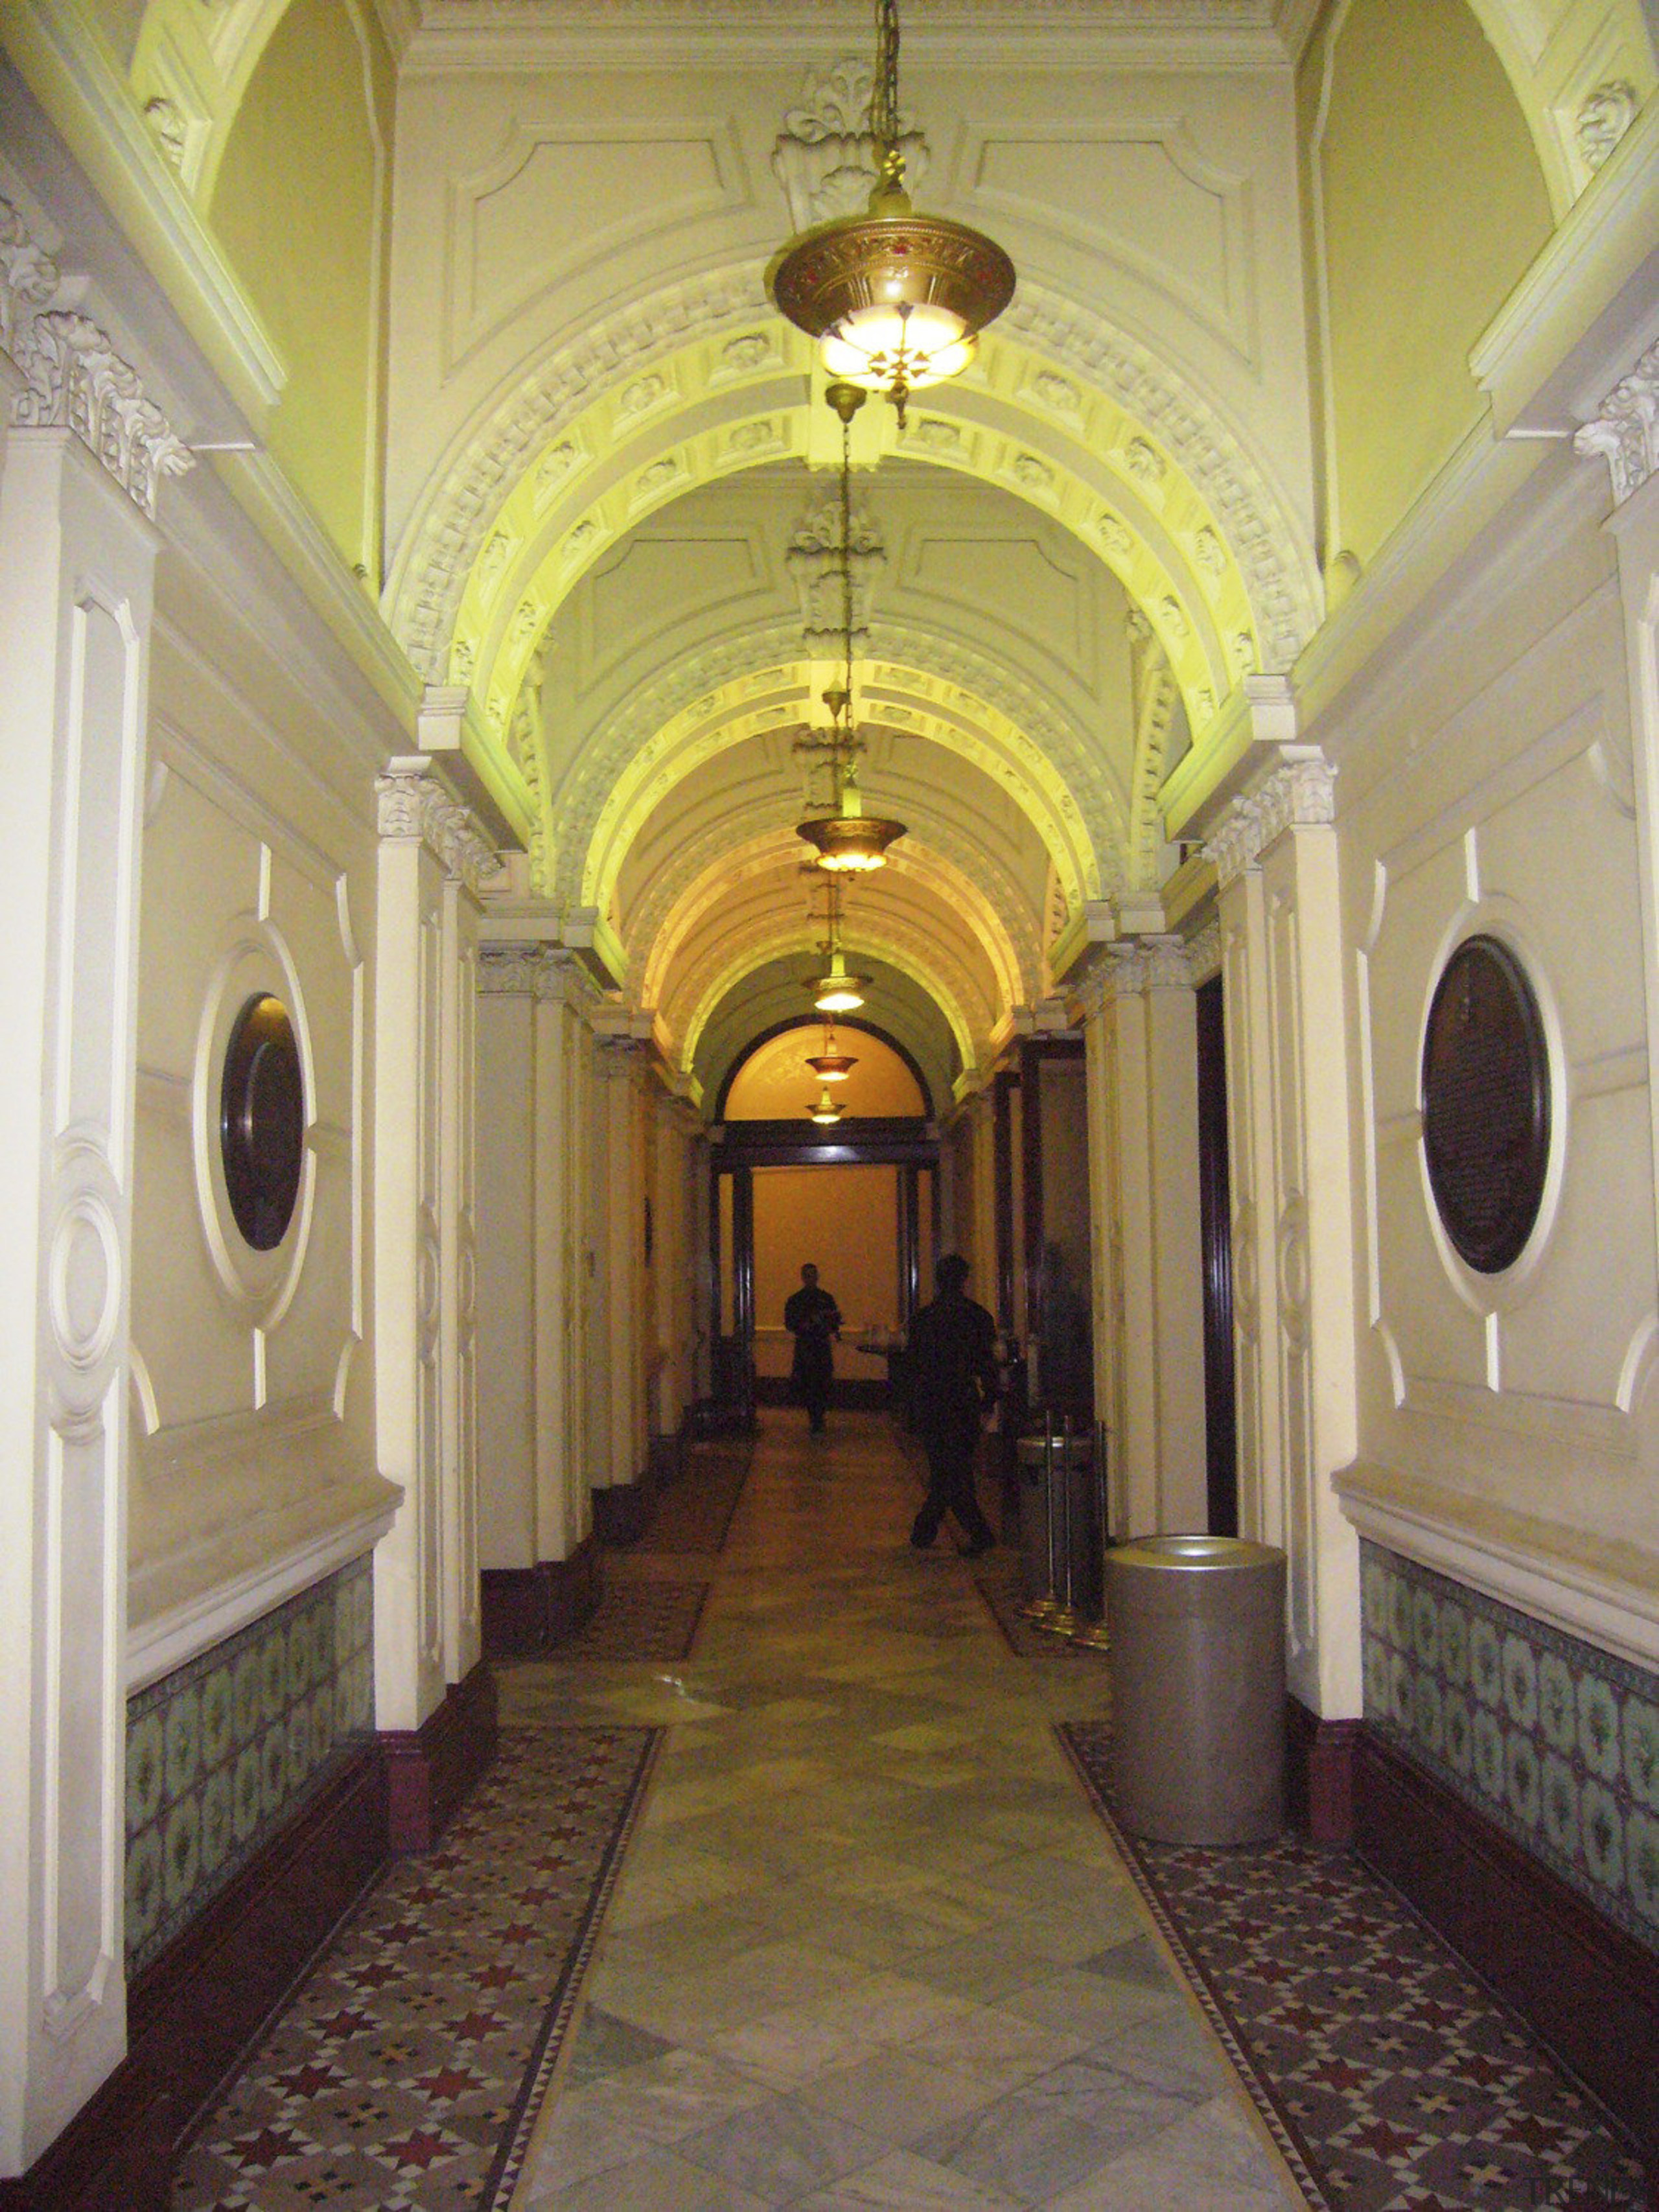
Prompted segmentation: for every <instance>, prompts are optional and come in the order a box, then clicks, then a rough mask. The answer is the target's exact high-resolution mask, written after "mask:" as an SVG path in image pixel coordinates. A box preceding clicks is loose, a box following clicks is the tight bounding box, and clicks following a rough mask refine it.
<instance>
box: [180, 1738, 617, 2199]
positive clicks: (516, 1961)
mask: <svg viewBox="0 0 1659 2212" xmlns="http://www.w3.org/2000/svg"><path fill="white" fill-rule="evenodd" d="M660 1741H661V1731H660V1730H659V1729H648V1728H593V1727H565V1726H562V1725H560V1724H557V1723H534V1724H532V1725H530V1726H511V1725H509V1726H508V1727H507V1728H504V1729H502V1731H501V1748H500V1751H499V1753H498V1754H497V1756H496V1759H495V1763H494V1765H492V1766H491V1767H490V1769H489V1771H488V1773H487V1774H486V1775H485V1776H484V1778H483V1781H482V1782H481V1783H480V1784H479V1785H478V1788H477V1792H476V1793H475V1794H474V1796H472V1797H471V1799H470V1800H469V1802H467V1804H466V1805H465V1807H463V1808H462V1810H461V1811H460V1812H459V1814H457V1816H456V1818H455V1819H454V1820H453V1822H452V1823H451V1824H450V1826H449V1827H448V1828H447V1830H446V1831H445V1833H444V1836H443V1838H442V1839H441V1842H440V1844H438V1846H437V1848H436V1849H435V1850H433V1851H432V1852H431V1853H429V1854H428V1856H426V1857H422V1858H411V1859H402V1860H398V1861H397V1862H395V1863H393V1864H392V1867H391V1868H390V1869H388V1871H387V1873H386V1875H385V1877H384V1879H383V1880H382V1881H380V1883H379V1885H378V1886H377V1887H375V1888H374V1889H373V1890H372V1891H371V1892H370V1893H369V1894H368V1897H366V1898H365V1899H363V1901H362V1904H361V1905H359V1906H358V1907H357V1909H356V1911H355V1912H354V1913H353V1914H352V1915H351V1917H350V1918H349V1920H348V1921H347V1922H346V1923H345V1924H344V1925H343V1928H342V1929H340V1931H339V1933H338V1934H337V1936H336V1937H335V1938H334V1940H333V1942H331V1944H330V1945H329V1947H328V1948H327V1949H326V1950H325V1952H324V1954H322V1956H321V1957H320V1958H319V1960H317V1961H316V1963H315V1965H314V1966H313V1969H312V1971H311V1972H310V1973H309V1974H308V1975H307V1978H306V1979H305V1981H304V1983H303V1984H301V1987H300V1989H299V1990H297V1991H296V1993H295V1996H294V1998H293V2000H292V2002H290V2003H289V2006H288V2008H287V2009H286V2010H285V2011H284V2012H283V2015H282V2017H281V2018H280V2019H279V2020H277V2021H276V2022H275V2023H273V2025H272V2026H271V2027H270V2030H269V2031H268V2033H266V2035H265V2037H264V2039H263V2041H262V2043H261V2044H260V2045H259V2047H258V2049H257V2050H256V2051H254V2052H253V2053H252V2056H251V2057H250V2059H249V2061H248V2063H247V2065H246V2068H245V2069H244V2070H243V2072H242V2073H241V2075H240V2078H239V2079H238V2080H237V2081H234V2083H233V2084H232V2085H231V2086H230V2087H229V2088H228V2090H227V2092H226V2093H225V2095H224V2096H223V2098H222V2100H220V2102H219V2103H218V2105H217V2106H216V2109H215V2110H214V2111H213V2112H210V2114H208V2115H207V2116H206V2118H204V2121H203V2122H202V2124H201V2125H200V2127H199V2128H198V2129H197V2132H196V2135H195V2137H194V2140H193V2141H192V2142H191V2145H190V2147H189V2148H188V2149H187V2150H186V2152H185V2155H184V2158H183V2160H181V2163H180V2167H179V2176H178V2179H177V2181H176V2184H175V2186H174V2191H173V2212H313V2208H315V2207H316V2206H318V2205H327V2206H329V2207H330V2208H331V2212H505V2208H506V2207H507V2204H508V2203H510V2201H511V2199H512V2197H513V2190H514V2187H515V2185H516V2183H517V2181H518V2179H519V2177H520V2173H521V2172H522V2170H523V2166H524V2162H525V2158H526V2152H527V2149H528V2147H529V2144H530V2142H531V2139H532V2135H533V2133H534V2130H535V2125H536V2121H537V2118H538V2114H539V2112H540V2110H541V2106H542V2105H543V2103H544V2100H545V2098H546V2095H547V2091H548V2087H549V2085H550V2082H551V2081H552V2080H553V2078H554V2075H555V2074H556V2070H557V2067H558V2063H559V2059H560V2057H561V2055H562V2050H563V2046H564V2045H565V2042H566V2040H567V2038H568V2031H569V2027H570V2024H571V2021H572V2019H573V2017H574V2013H575V2009H576V2006H577V2002H578V2000H579V1998H580V1993H581V1988H582V1983H583V1980H584V1978H585V1976H586V1972H587V1968H588V1966H589V1965H590V1963H591V1960H592V1954H593V1949H594V1946H595V1944H596V1943H597V1942H598V1938H599V1929H600V1927H601V1925H602V1923H603V1921H604V1917H605V1909H606V1906H607V1905H608V1904H609V1901H610V1899H611V1893H612V1890H613V1889H614V1887H615V1885H616V1881H617V1876H618V1875H619V1872H620V1870H621V1867H622V1863H623V1855H624V1853H625V1851H626V1850H627V1846H628V1843H629V1838H630V1836H631V1835H632V1832H633V1829H634V1826H635V1822H636V1820H637V1819H638V1817H639V1814H640V1811H641V1807H642V1805H643V1803H644V1802H645V1797H646V1793H647V1790H648V1788H649V1784H650V1778H651V1773H652V1770H653V1765H654V1762H655V1759H656V1754H657V1750H658V1747H659V1743H660Z"/></svg>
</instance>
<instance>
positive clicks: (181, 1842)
mask: <svg viewBox="0 0 1659 2212" xmlns="http://www.w3.org/2000/svg"><path fill="white" fill-rule="evenodd" d="M373 1726H374V1584H373V1581H372V1578H371V1576H370V1571H369V1562H368V1559H357V1560H354V1561H353V1562H352V1564H351V1565H349V1566H347V1567H343V1568H342V1569H341V1570H340V1571H339V1572H338V1573H337V1574H336V1575H331V1576H330V1577H328V1579H327V1580H326V1581H325V1582H321V1583H318V1584H316V1586H315V1587H314V1588H313V1589H308V1590H305V1591H303V1592H301V1595H299V1596H298V1597H296V1598H291V1599H290V1600H289V1602H288V1603H287V1604H286V1605H283V1606H280V1607H278V1608H277V1609H276V1612H275V1613H267V1614H266V1615H265V1616H264V1619H263V1620H256V1621H254V1622H252V1623H251V1625H250V1626H248V1627H246V1628H244V1629H241V1630H240V1631H239V1632H238V1633H237V1634H236V1635H234V1636H233V1637H231V1638H228V1640H227V1641H226V1642H225V1643H223V1644H216V1645H215V1646H214V1647H213V1649H212V1650H210V1651H204V1652H200V1653H198V1654H197V1656H196V1657H195V1658H194V1659H191V1660H189V1661H187V1662H186V1663H185V1665H184V1666H182V1667H180V1668H178V1669H177V1670H176V1672H174V1673H173V1674H167V1675H164V1676H163V1677H162V1679H161V1680H160V1681H159V1682H152V1683H150V1684H149V1686H148V1687H147V1688H145V1689H143V1690H140V1691H139V1692H137V1695H136V1696H135V1697H133V1698H131V1699H129V1701H128V1704H127V1804H126V1816H127V1845H126V1953H127V1972H128V1973H129V1974H130V1975H131V1974H133V1973H137V1972H138V1971H140V1969H142V1968H143V1967H144V1966H148V1965H149V1962H150V1961H151V1960H152V1959H154V1958H155V1957H156V1956H157V1955H158V1954H160V1953H161V1952H162V1951H163V1950H165V1949H166V1948H167V1945H168V1944H170V1943H171V1942H173V1941H174V1940H175V1939H176V1938H177V1937H178V1936H179V1935H180V1934H182V1932H183V1931H184V1929H185V1928H186V1927H188V1926H189V1924H190V1923H191V1921H192V1920H193V1919H194V1918H195V1917H196V1916H197V1913H199V1912H200V1911H202V1910H203V1908H204V1906H205V1905H207V1904H208V1903H209V1902H210V1899H213V1898H214V1897H215V1896H216V1895H217V1894H218V1893H219V1892H220V1891H221V1890H222V1889H223V1888H224V1887H225V1886H226V1884H227V1883H228V1882H229V1881H232V1880H233V1879H234V1876H235V1875H238V1874H239V1873H240V1871H241V1869H243V1868H244V1867H245V1866H246V1865H247V1864H248V1863H249V1862H250V1860H252V1858H253V1857H255V1855H256V1854H257V1853H258V1851H259V1850H261V1849H262V1848H263V1846H264V1844H265V1843H266V1841H267V1840H268V1839H269V1838H270V1835H271V1833H272V1832H273V1831H274V1830H275V1829H276V1828H277V1827H278V1826H281V1825H282V1824H283V1822H284V1821H285V1820H289V1818H291V1816H292V1815H293V1814H294V1813H295V1810H296V1808H298V1807H299V1806H300V1805H301V1804H303V1803H304V1802H305V1800H306V1799H307V1797H309V1796H311V1795H312V1793H313V1791H314V1790H317V1789H318V1788H319V1786H320V1785H321V1784H322V1783H323V1782H324V1781H325V1780H326V1779H327V1778H328V1776H329V1775H330V1773H331V1772H332V1771H334V1769H335V1767H336V1766H337V1765H338V1763H339V1759H340V1754H341V1753H342V1752H343V1750H344V1748H345V1747H346V1746H347V1745H348V1744H349V1742H351V1741H354V1740H356V1739H358V1738H360V1737H361V1736H362V1735H363V1734H364V1733H365V1732H366V1731H367V1730H368V1729H371V1728H372V1727H373Z"/></svg>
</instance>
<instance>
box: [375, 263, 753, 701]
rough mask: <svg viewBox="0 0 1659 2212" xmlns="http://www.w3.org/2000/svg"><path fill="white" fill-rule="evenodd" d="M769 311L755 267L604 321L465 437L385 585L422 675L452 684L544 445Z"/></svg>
mask: <svg viewBox="0 0 1659 2212" xmlns="http://www.w3.org/2000/svg"><path fill="white" fill-rule="evenodd" d="M770 313H771V310H770V309H769V307H768V304H767V300H766V295H765V290H764V288H763V285H762V283H761V272H760V270H759V269H758V268H757V267H755V266H753V265H752V264H750V265H747V266H744V267H743V268H740V269H724V270H713V271H710V272H709V273H708V274H707V275H704V276H693V277H689V278H687V279H686V280H685V281H684V283H678V284H673V285H670V286H667V287H665V289H663V290H661V291H659V292H655V293H653V294H652V295H651V296H650V298H649V299H647V300H641V301H635V302H634V303H633V304H632V305H631V306H629V307H624V308H622V309H620V310H619V311H618V312H617V313H616V314H614V315H611V316H610V317H608V318H607V319H605V321H603V322H600V323H597V324H595V325H594V326H593V327H592V329H591V330H588V331H584V332H583V333H582V334H581V336H580V337H578V338H576V339H574V340H573V342H572V343H570V344H569V345H568V346H565V347H562V348H561V349H560V350H559V352H558V353H557V354H556V356H553V358H551V359H550V360H548V361H544V362H540V363H538V365H537V367H536V368H535V369H534V370H533V371H532V373H531V374H529V375H528V376H526V377H525V378H524V379H522V380H520V382H519V383H518V384H516V385H515V386H513V388H512V389H511V390H510V391H509V392H506V393H504V394H503V395H502V396H501V398H499V399H498V400H497V401H496V402H495V405H494V406H493V407H492V408H491V409H490V410H489V413H488V415H487V416H484V417H483V419H482V420H480V421H479V422H475V423H473V424H471V425H470V426H469V427H468V428H467V429H466V430H465V431H464V432H463V433H462V434H461V436H460V437H459V439H458V440H457V441H456V444H455V446H454V447H453V448H452V451H451V454H450V456H449V458H448V459H447V461H446V463H445V464H444V465H442V466H441V468H440V469H439V470H438V471H436V472H435V476H434V477H433V479H432V482H431V483H430V484H429V485H428V492H427V496H426V498H425V500H424V501H423V502H422V506H421V507H420V508H419V510H418V511H417V513H416V516H415V517H414V519H413V520H412V521H411V523H410V527H409V529H408V530H407V531H406V532H404V540H403V544H402V545H401V546H400V548H399V550H398V557H397V560H396V562H395V563H394V566H393V568H392V575H391V578H390V580H389V581H388V584H387V587H386V620H387V622H388V623H390V624H391V627H392V630H393V632H394V634H395V635H396V636H397V638H398V641H399V643H400V644H401V645H402V646H403V647H404V651H405V652H406V653H408V654H409V657H410V659H411V660H412V661H413V662H414V663H415V665H416V667H417V668H418V669H420V670H421V671H422V672H423V673H424V674H426V675H427V676H428V677H429V678H433V679H434V680H435V681H438V680H441V679H442V677H443V675H444V672H445V665H446V663H447V659H448V649H449V641H450V639H451V637H452V636H453V633H454V629H455V616H456V613H457V611H458V610H459V606H460V603H461V599H462V595H463V594H464V592H465V589H466V586H467V583H468V580H469V579H470V578H471V573H472V568H473V563H474V562H476V561H477V557H478V555H479V552H480V551H481V550H482V549H483V541H484V536H485V533H486V530H487V528H488V526H489V522H490V520H491V519H492V518H493V516H494V515H495V511H496V509H497V508H498V507H500V506H501V503H502V501H503V500H504V499H505V498H506V496H507V493H508V492H509V491H510V490H511V489H512V487H513V484H514V483H516V482H517V481H518V479H519V478H520V477H522V476H523V475H524V473H525V471H526V470H527V469H528V468H529V466H530V465H531V463H532V461H533V460H534V459H536V458H537V456H538V454H539V453H541V451H542V449H543V447H546V446H550V445H551V444H553V442H554V441H556V438H557V436H558V433H559V432H560V430H561V429H562V428H563V427H564V426H565V425H566V424H567V423H568V422H570V421H572V420H573V419H574V417H575V416H577V415H579V414H580V412H581V411H582V410H583V409H584V408H586V407H587V406H588V405H590V404H592V400H593V399H594V398H595V396H596V395H597V394H598V393H599V392H602V391H605V390H607V389H609V388H611V387H612V386H622V385H623V384H625V383H626V382H627V381H628V380H629V378H631V377H636V376H638V375H639V374H641V372H642V371H644V370H646V369H647V368H650V366H651V365H652V363H653V362H656V361H657V360H659V359H660V358H661V357H662V356H665V355H667V354H671V353H672V352H674V351H676V350H677V349H678V348H679V347H681V346H683V345H684V344H686V343H688V342H689V341H690V340H691V339H693V338H696V337H707V336H709V335H710V334H711V333H714V332H717V331H721V330H725V329H727V328H729V327H730V326H731V325H732V324H734V323H738V322H742V321H744V320H753V319H755V318H756V317H757V316H759V317H767V316H769V314H770Z"/></svg>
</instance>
